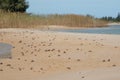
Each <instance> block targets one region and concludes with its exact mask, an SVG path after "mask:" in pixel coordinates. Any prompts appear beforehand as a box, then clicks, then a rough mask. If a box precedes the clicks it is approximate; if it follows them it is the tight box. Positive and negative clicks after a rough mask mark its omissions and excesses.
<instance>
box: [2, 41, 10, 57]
mask: <svg viewBox="0 0 120 80" xmlns="http://www.w3.org/2000/svg"><path fill="white" fill-rule="evenodd" d="M11 49H12V45H10V44H7V43H0V58H11V57H12V54H11Z"/></svg>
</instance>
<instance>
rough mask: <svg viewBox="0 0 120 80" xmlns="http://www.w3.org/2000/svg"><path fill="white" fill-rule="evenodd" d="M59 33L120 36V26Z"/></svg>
mask: <svg viewBox="0 0 120 80" xmlns="http://www.w3.org/2000/svg"><path fill="white" fill-rule="evenodd" d="M55 31H59V32H72V33H92V34H117V35H120V25H112V26H108V27H103V28H87V29H59V30H55Z"/></svg>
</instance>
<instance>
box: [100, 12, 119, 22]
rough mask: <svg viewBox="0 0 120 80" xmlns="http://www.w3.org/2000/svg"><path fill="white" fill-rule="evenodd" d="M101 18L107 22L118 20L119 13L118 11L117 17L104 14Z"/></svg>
mask: <svg viewBox="0 0 120 80" xmlns="http://www.w3.org/2000/svg"><path fill="white" fill-rule="evenodd" d="M101 19H102V20H106V21H109V22H120V13H118V16H117V17H115V18H114V17H110V16H108V17H107V16H106V17H102V18H101Z"/></svg>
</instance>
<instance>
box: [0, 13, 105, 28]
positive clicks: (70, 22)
mask: <svg viewBox="0 0 120 80" xmlns="http://www.w3.org/2000/svg"><path fill="white" fill-rule="evenodd" d="M106 23H107V22H105V21H102V20H99V19H94V18H92V17H86V16H81V15H74V14H66V15H57V14H55V15H31V14H25V13H8V12H3V11H0V28H35V27H38V26H39V27H41V26H42V25H60V26H69V27H101V26H105V25H106Z"/></svg>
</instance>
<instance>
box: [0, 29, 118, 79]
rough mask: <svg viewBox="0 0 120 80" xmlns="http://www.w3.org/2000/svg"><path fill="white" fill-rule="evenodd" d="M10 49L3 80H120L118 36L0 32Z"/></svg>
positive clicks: (0, 73) (2, 64) (1, 67)
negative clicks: (10, 54)
mask: <svg viewBox="0 0 120 80" xmlns="http://www.w3.org/2000/svg"><path fill="white" fill-rule="evenodd" d="M0 42H3V43H8V44H11V45H12V46H13V49H12V58H8V59H0V78H1V79H2V80H61V79H62V80H120V36H119V35H104V34H79V33H78V34H74V33H62V32H48V31H44V32H42V31H38V30H24V29H1V30H0Z"/></svg>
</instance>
